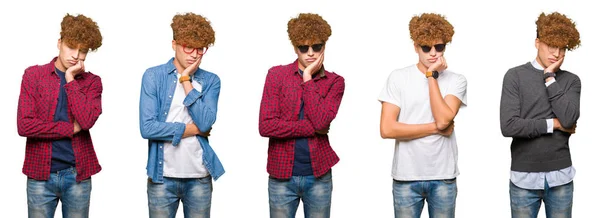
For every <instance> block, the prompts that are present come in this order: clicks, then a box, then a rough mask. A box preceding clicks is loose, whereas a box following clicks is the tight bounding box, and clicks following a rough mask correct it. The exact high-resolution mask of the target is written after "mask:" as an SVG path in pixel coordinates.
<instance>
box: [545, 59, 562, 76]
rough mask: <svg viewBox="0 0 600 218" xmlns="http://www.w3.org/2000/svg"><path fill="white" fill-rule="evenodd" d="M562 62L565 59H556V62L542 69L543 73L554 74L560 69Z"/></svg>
mask: <svg viewBox="0 0 600 218" xmlns="http://www.w3.org/2000/svg"><path fill="white" fill-rule="evenodd" d="M564 60H565V57H562V58H560V59H558V61H556V62H554V63H552V64H550V66H548V67H546V69H544V73H545V72H552V73H556V71H557V70H558V69H559V68H560V65H562V63H563V61H564Z"/></svg>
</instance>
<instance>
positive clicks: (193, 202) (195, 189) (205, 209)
mask: <svg viewBox="0 0 600 218" xmlns="http://www.w3.org/2000/svg"><path fill="white" fill-rule="evenodd" d="M212 190H213V187H212V177H211V176H207V177H204V178H169V177H164V182H163V183H153V182H152V180H150V179H148V209H149V211H150V217H151V218H153V217H155V218H158V217H168V218H174V217H175V214H176V213H177V208H178V207H179V201H180V200H181V202H182V203H183V215H184V217H186V218H192V217H198V218H200V217H203V218H204V217H206V218H208V217H210V202H211V200H212Z"/></svg>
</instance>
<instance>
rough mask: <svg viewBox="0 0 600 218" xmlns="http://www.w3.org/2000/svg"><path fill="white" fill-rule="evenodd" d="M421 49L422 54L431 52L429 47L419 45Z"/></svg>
mask: <svg viewBox="0 0 600 218" xmlns="http://www.w3.org/2000/svg"><path fill="white" fill-rule="evenodd" d="M421 49H422V50H423V52H425V53H427V52H429V51H431V46H428V45H421Z"/></svg>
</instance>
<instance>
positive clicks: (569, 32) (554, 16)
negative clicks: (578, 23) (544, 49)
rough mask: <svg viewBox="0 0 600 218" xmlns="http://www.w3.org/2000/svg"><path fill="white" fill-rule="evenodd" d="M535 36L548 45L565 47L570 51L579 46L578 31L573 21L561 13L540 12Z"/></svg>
mask: <svg viewBox="0 0 600 218" xmlns="http://www.w3.org/2000/svg"><path fill="white" fill-rule="evenodd" d="M535 24H536V25H537V38H538V39H540V41H542V42H544V43H546V44H548V45H549V46H554V47H559V48H566V49H567V50H569V51H571V50H573V49H576V48H577V47H579V44H581V40H579V31H577V28H576V27H575V23H574V22H573V21H572V20H571V19H569V18H568V17H566V16H565V15H563V14H560V13H558V12H554V13H551V14H548V15H546V14H544V13H542V14H540V16H539V17H538V19H537V21H536V22H535Z"/></svg>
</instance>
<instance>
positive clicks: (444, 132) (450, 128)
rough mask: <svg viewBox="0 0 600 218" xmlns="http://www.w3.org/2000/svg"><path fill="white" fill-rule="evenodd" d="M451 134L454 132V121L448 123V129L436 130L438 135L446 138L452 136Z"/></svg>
mask: <svg viewBox="0 0 600 218" xmlns="http://www.w3.org/2000/svg"><path fill="white" fill-rule="evenodd" d="M452 132H454V120H453V121H450V125H448V127H447V128H446V129H444V130H438V134H440V135H443V136H446V137H448V136H450V135H452Z"/></svg>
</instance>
